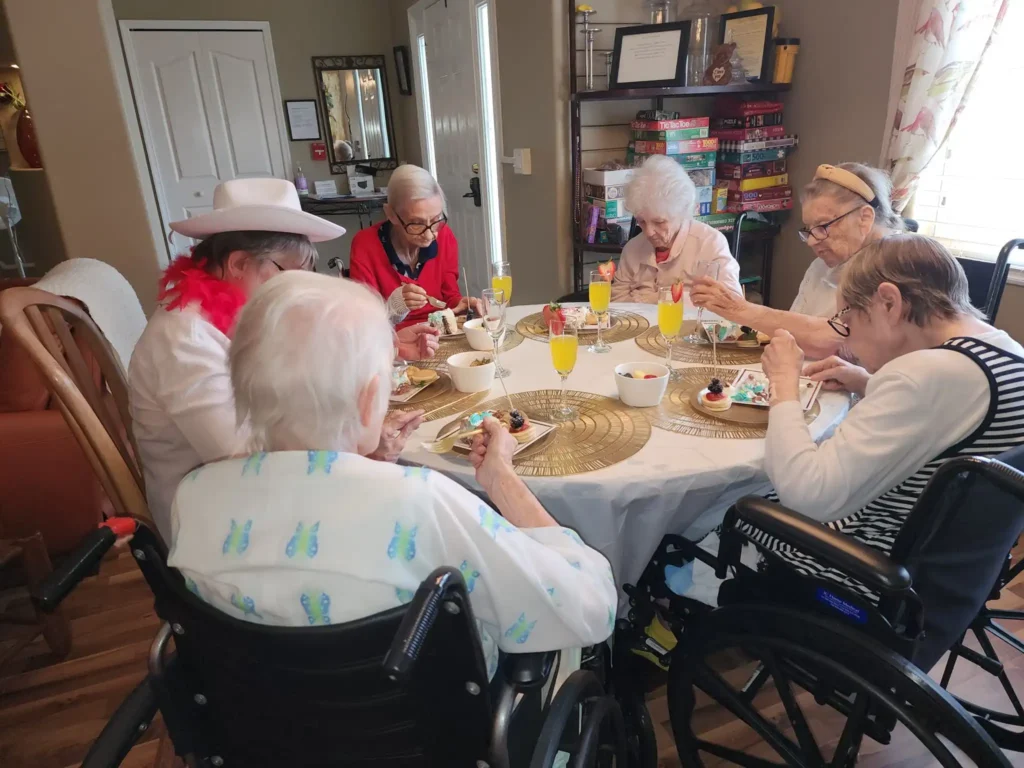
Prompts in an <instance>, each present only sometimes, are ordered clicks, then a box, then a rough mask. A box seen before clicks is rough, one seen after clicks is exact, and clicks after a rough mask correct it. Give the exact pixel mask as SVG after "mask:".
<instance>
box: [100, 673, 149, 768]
mask: <svg viewBox="0 0 1024 768" xmlns="http://www.w3.org/2000/svg"><path fill="white" fill-rule="evenodd" d="M156 710H157V700H156V691H155V690H154V689H153V685H152V683H151V682H150V679H149V678H148V677H147V678H145V679H144V680H143V681H142V682H141V683H139V684H138V685H137V686H136V687H135V690H133V691H132V692H131V693H129V694H128V696H127V698H125V700H124V701H123V702H121V706H119V707H118V708H117V711H115V712H114V716H113V717H111V718H110V720H109V721H107V724H106V725H105V726H104V727H103V730H102V731H101V732H100V735H99V736H98V737H97V738H96V741H94V742H93V744H92V746H91V747H89V752H88V754H86V756H85V759H84V760H83V761H82V766H81V768H110V766H115V765H120V764H121V762H122V761H123V760H124V759H125V757H127V755H128V752H130V751H131V749H132V747H134V746H135V743H136V742H137V741H138V740H139V738H140V737H141V736H142V734H143V733H144V732H145V730H146V728H148V727H149V724H150V722H151V721H152V720H153V718H154V717H155V716H156Z"/></svg>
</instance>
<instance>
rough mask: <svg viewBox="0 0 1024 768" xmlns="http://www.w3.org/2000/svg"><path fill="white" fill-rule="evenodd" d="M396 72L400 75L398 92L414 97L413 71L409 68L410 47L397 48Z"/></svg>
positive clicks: (397, 46)
mask: <svg viewBox="0 0 1024 768" xmlns="http://www.w3.org/2000/svg"><path fill="white" fill-rule="evenodd" d="M395 71H396V72H397V73H398V92H399V93H400V94H402V95H403V96H412V71H411V70H410V68H409V47H408V46H407V45H396V46H395Z"/></svg>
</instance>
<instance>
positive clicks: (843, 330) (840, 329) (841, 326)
mask: <svg viewBox="0 0 1024 768" xmlns="http://www.w3.org/2000/svg"><path fill="white" fill-rule="evenodd" d="M850 309H851V307H846V308H844V309H840V310H839V311H838V312H836V313H835V315H833V316H832V319H830V320H829V321H828V327H829V328H831V329H832V330H833V331H835V332H836V333H838V334H839V335H840V336H842V337H843V338H844V339H845V338H847V337H848V336H849V335H850V326H848V325H847V324H846V323H844V322H843V321H842V320H840V318H841V317H842V316H843V315H845V314H847V313H848V312H849V311H850Z"/></svg>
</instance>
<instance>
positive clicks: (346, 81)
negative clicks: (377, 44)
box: [313, 56, 398, 173]
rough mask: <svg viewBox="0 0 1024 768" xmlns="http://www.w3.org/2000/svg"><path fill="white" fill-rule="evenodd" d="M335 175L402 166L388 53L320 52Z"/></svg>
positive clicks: (319, 79)
mask: <svg viewBox="0 0 1024 768" xmlns="http://www.w3.org/2000/svg"><path fill="white" fill-rule="evenodd" d="M313 72H314V74H315V75H316V83H317V90H318V91H319V92H320V106H321V107H322V108H323V114H324V119H325V123H326V127H327V134H328V135H327V154H328V159H329V160H330V163H331V173H345V167H346V166H348V165H353V164H355V163H358V164H359V165H367V166H369V167H371V168H376V169H381V170H389V169H392V168H397V167H398V152H397V150H396V148H395V135H394V123H393V120H392V117H391V102H390V101H389V100H388V86H387V75H386V70H385V68H384V56H314V57H313Z"/></svg>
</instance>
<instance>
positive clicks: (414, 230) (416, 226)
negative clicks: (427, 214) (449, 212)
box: [395, 211, 448, 237]
mask: <svg viewBox="0 0 1024 768" xmlns="http://www.w3.org/2000/svg"><path fill="white" fill-rule="evenodd" d="M395 218H397V219H398V221H399V222H400V223H401V224H402V228H403V229H405V231H406V233H407V234H410V235H412V236H413V237H419V236H420V235H425V234H427V230H430V231H431V232H433V233H434V234H435V235H436V234H437V233H438V232H439V231H440V229H441V227H443V226H444V225H445V224H447V223H448V217H447V216H446V215H445V214H443V213H442V214H441V218H439V219H434V220H433V221H432V222H430V223H429V224H420V223H419V222H415V221H414V222H413V223H412V224H406V223H405V220H404V219H403V218H402V217H401V216H399V215H398V211H395Z"/></svg>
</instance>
